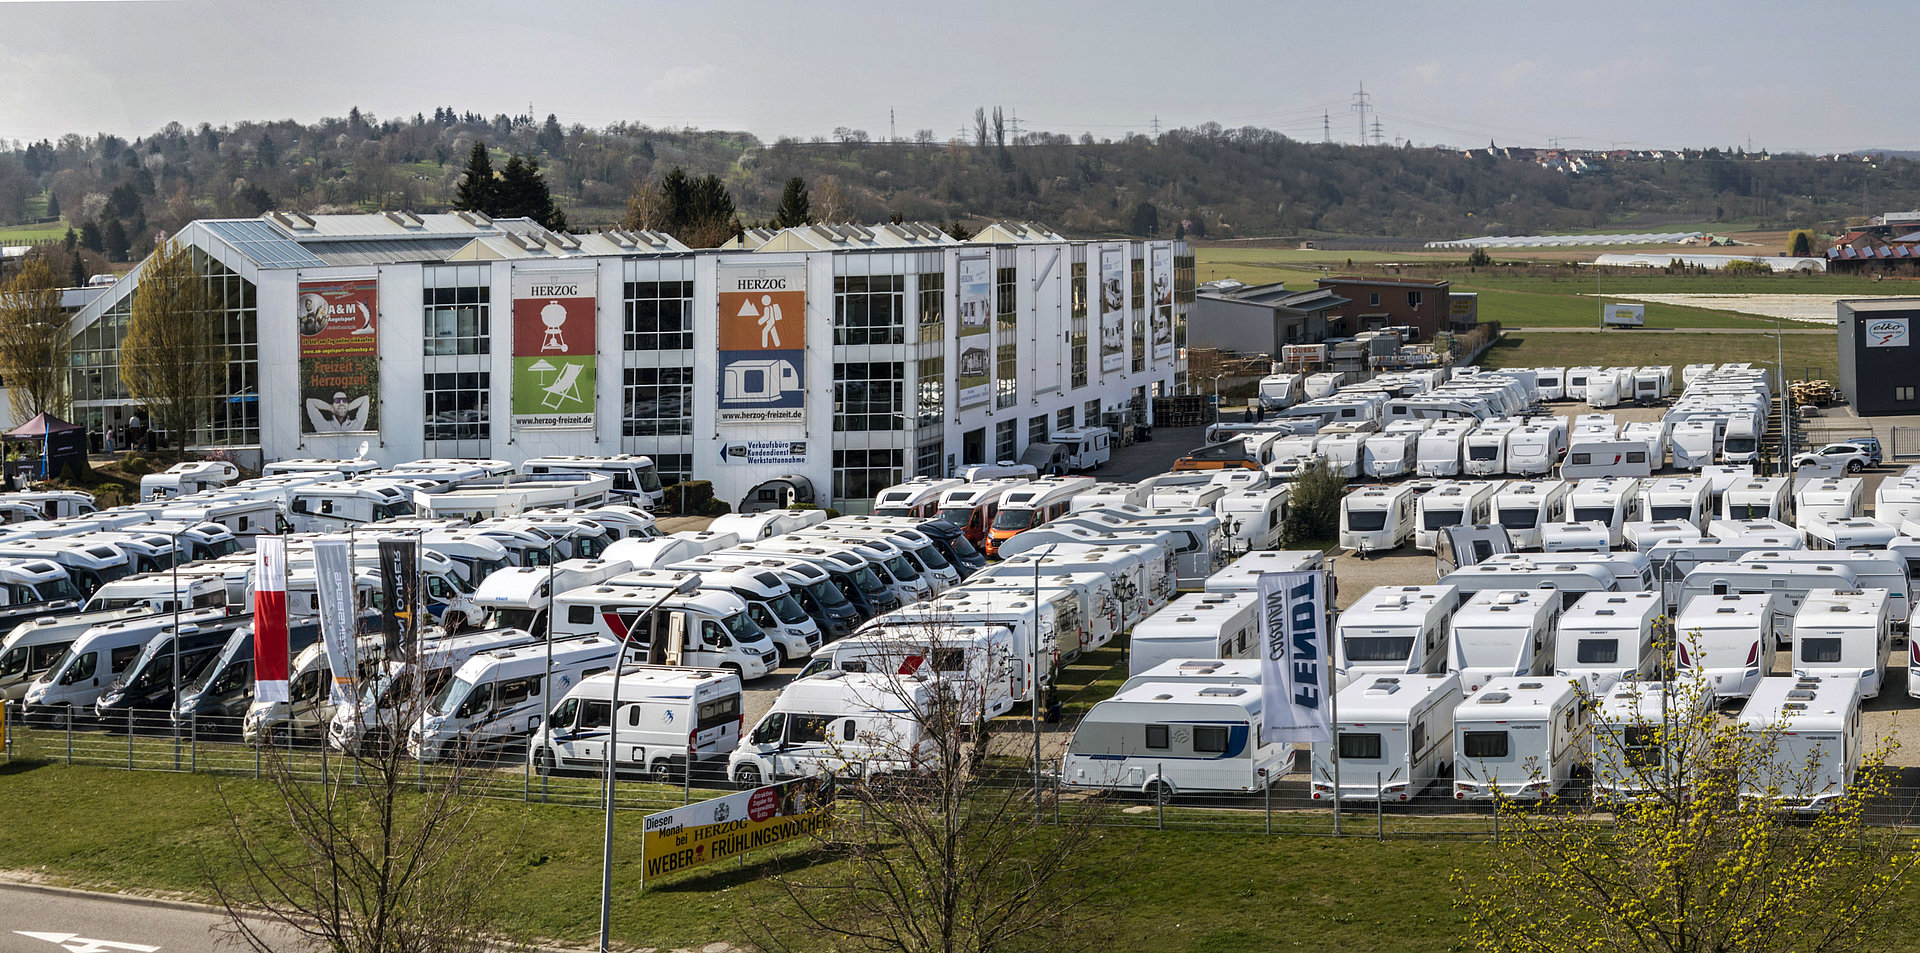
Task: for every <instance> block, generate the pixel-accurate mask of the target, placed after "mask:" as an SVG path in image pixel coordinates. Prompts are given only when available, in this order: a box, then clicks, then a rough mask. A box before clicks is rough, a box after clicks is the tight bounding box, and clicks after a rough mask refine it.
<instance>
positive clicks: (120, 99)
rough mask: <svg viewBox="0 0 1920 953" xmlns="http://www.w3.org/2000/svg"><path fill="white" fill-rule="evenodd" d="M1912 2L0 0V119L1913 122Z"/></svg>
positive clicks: (16, 124)
mask: <svg viewBox="0 0 1920 953" xmlns="http://www.w3.org/2000/svg"><path fill="white" fill-rule="evenodd" d="M1916 28H1920V4H1916V3H1911V2H1886V3H1864V2H1863V3H1842V4H1838V5H1833V4H1827V5H1821V4H1812V5H1809V4H1807V3H1804V2H1771V0H1746V2H1738V3H1734V2H1727V3H1721V2H1686V3H1674V2H1672V0H1664V2H1645V3H1643V2H1638V0H1634V2H1625V0H1609V2H1607V3H1604V4H1570V3H1560V2H1552V0H1545V2H1543V0H1531V2H1519V3H1492V2H1487V3H1471V4H1459V5H1456V4H1451V3H1444V4H1433V3H1397V2H1383V0H1364V2H1344V3H1343V2H1325V0H1321V2H1312V3H1283V2H1265V0H1244V2H1232V3H1226V2H1223V3H1206V2H1199V3H1195V2H1173V0H1156V2H1132V0H1102V2H1099V3H1050V2H1044V0H1042V2H1035V0H1016V2H1002V0H973V2H969V3H965V4H956V3H939V4H934V3H923V2H919V0H890V2H877V3H865V2H844V3H842V2H797V0H784V2H742V0H699V2H663V0H647V2H638V0H634V2H612V0H603V2H564V0H536V2H525V0H521V2H496V0H455V2H441V3H410V2H405V0H378V2H362V0H325V2H320V3H305V2H303V3H290V2H260V0H249V2H190V0H182V2H171V0H161V2H133V3H120V2H79V3H17V2H0V139H6V140H13V139H39V138H41V137H49V138H57V137H58V136H60V135H62V134H64V133H68V132H79V133H88V134H91V133H94V132H102V131H104V132H113V133H117V134H120V135H123V136H129V137H131V136H139V135H146V134H148V133H151V132H153V131H154V130H156V129H158V128H160V127H161V126H163V125H165V124H166V123H167V122H169V121H175V120H177V121H179V122H181V123H184V124H187V125H189V126H193V125H198V124H199V123H201V122H212V123H214V124H215V125H219V124H222V123H231V122H235V121H238V120H245V119H288V118H290V119H297V120H302V121H311V120H313V119H317V118H319V117H321V116H338V115H344V114H345V113H346V111H347V109H348V108H349V107H351V106H359V107H360V108H361V109H362V110H364V111H370V112H372V113H374V114H375V115H376V116H380V117H386V116H391V115H408V116H410V115H412V114H413V113H416V112H428V113H430V112H432V111H433V108H434V107H435V106H452V107H454V108H456V109H459V110H462V111H466V110H473V111H477V112H481V113H485V114H488V115H492V114H494V113H500V112H506V113H514V114H518V113H523V112H525V111H526V110H527V108H528V105H529V104H531V105H532V108H533V111H534V113H535V114H536V115H539V116H542V117H544V116H545V115H547V114H548V113H554V114H557V115H558V116H559V117H560V120H561V121H562V122H563V123H567V124H572V123H576V122H578V123H584V124H586V125H588V126H602V125H605V124H607V123H610V122H615V121H620V120H627V121H633V122H640V123H647V124H650V125H656V126H698V127H701V128H708V129H745V130H748V131H750V132H753V133H755V134H756V135H759V136H761V137H762V138H764V139H767V140H771V139H773V138H775V137H778V136H783V135H791V136H800V137H808V136H813V135H829V134H831V133H832V131H833V129H834V128H835V127H838V126H848V127H853V128H859V129H865V130H867V131H868V133H869V134H870V135H872V136H874V137H875V138H882V137H884V136H886V135H887V130H888V111H889V110H890V109H891V110H892V111H893V113H894V115H895V117H896V121H895V128H896V129H897V130H898V134H899V135H901V136H902V137H906V136H911V135H912V134H913V132H914V131H915V130H918V129H932V130H934V132H935V133H936V134H937V135H938V136H939V137H940V138H942V139H944V138H947V137H949V136H952V135H955V134H956V133H958V132H959V131H960V129H961V127H962V126H963V125H964V124H965V123H966V122H967V120H968V117H969V116H970V115H971V114H972V112H973V109H974V107H976V106H981V105H985V106H989V107H991V106H993V105H996V104H998V105H1001V106H1004V107H1005V108H1006V109H1007V110H1008V111H1009V112H1010V113H1012V114H1017V115H1018V117H1019V119H1020V120H1021V123H1022V125H1023V126H1024V127H1026V128H1029V129H1037V130H1047V131H1052V132H1067V133H1072V134H1075V135H1078V134H1080V133H1082V132H1091V133H1092V134H1093V135H1094V136H1096V137H1108V136H1114V137H1117V136H1120V135H1123V134H1125V133H1127V132H1147V131H1149V130H1150V128H1151V124H1152V122H1153V120H1154V118H1155V117H1156V116H1157V117H1159V120H1160V122H1161V124H1162V126H1163V127H1168V128H1171V127H1175V126H1191V125H1197V124H1199V123H1203V122H1208V121H1214V122H1219V123H1221V124H1222V125H1225V126H1241V125H1258V126H1265V127H1269V128H1273V129H1278V130H1280V131H1282V132H1284V133H1286V134H1288V135H1290V136H1293V137H1294V138H1298V139H1308V140H1318V139H1320V138H1321V134H1322V117H1323V116H1327V117H1329V119H1330V123H1331V128H1332V136H1333V138H1334V139H1335V140H1339V141H1347V142H1351V141H1354V139H1355V138H1356V136H1357V135H1358V128H1357V127H1358V125H1359V120H1358V117H1357V116H1356V115H1355V113H1354V112H1353V111H1352V110H1351V108H1350V107H1351V105H1352V101H1353V98H1354V97H1353V93H1354V92H1355V91H1356V90H1357V89H1359V88H1360V86H1361V84H1363V83H1364V84H1365V87H1366V91H1367V93H1368V94H1369V96H1370V97H1371V100H1372V103H1373V105H1374V106H1376V107H1377V110H1378V111H1377V114H1375V115H1370V116H1369V119H1368V122H1369V123H1371V122H1372V121H1373V120H1374V119H1375V118H1377V120H1378V122H1379V124H1380V131H1381V134H1382V135H1383V136H1384V138H1385V139H1386V140H1387V141H1389V142H1392V141H1396V140H1400V139H1409V140H1412V141H1413V142H1414V143H1416V144H1420V145H1430V144H1446V145H1453V146H1481V145H1485V144H1486V143H1487V142H1488V141H1489V140H1493V141H1497V142H1499V143H1502V144H1513V145H1547V144H1548V142H1549V139H1550V138H1552V137H1558V139H1559V140H1560V141H1561V142H1562V143H1563V144H1565V145H1567V146H1570V147H1579V148H1612V147H1614V146H1616V145H1618V146H1644V147H1653V146H1682V145H1686V146H1702V147H1704V146H1721V147H1730V146H1733V145H1742V146H1744V145H1746V144H1747V142H1748V141H1749V139H1750V140H1751V142H1752V144H1753V146H1754V147H1755V148H1771V149H1774V150H1801V151H1842V150H1848V149H1857V148H1866V147H1882V148H1908V149H1915V148H1920V122H1916V119H1920V97H1916V96H1915V95H1914V94H1913V92H1912V91H1911V89H1910V88H1909V87H1910V85H1911V84H1910V83H1909V82H1907V81H1906V76H1905V66H1906V65H1907V56H1906V54H1907V53H1908V52H1909V50H1910V47H1911V44H1912V42H1913V37H1914V36H1915V33H1916Z"/></svg>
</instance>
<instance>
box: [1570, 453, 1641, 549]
mask: <svg viewBox="0 0 1920 953" xmlns="http://www.w3.org/2000/svg"><path fill="white" fill-rule="evenodd" d="M1563 472H1564V470H1563ZM1639 490H1640V481H1639V480H1637V479H1633V478H1631V477H1592V478H1588V479H1584V480H1581V481H1580V482H1578V483H1575V484H1574V485H1573V489H1572V490H1571V491H1569V492H1568V494H1567V519H1566V521H1567V522H1569V523H1599V524H1600V525H1602V526H1605V527H1606V528H1607V543H1608V545H1609V546H1612V547H1618V546H1620V545H1621V544H1622V543H1624V542H1626V535H1625V532H1624V531H1625V529H1626V525H1627V524H1628V523H1629V522H1632V521H1635V520H1638V519H1640V518H1641V517H1640V514H1641V505H1642V503H1641V497H1640V492H1639Z"/></svg>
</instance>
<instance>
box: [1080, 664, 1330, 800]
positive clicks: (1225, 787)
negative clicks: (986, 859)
mask: <svg viewBox="0 0 1920 953" xmlns="http://www.w3.org/2000/svg"><path fill="white" fill-rule="evenodd" d="M1260 704H1261V695H1260V687H1259V686H1257V685H1204V684H1194V683H1182V682H1150V683H1147V684H1143V685H1140V686H1139V687H1137V688H1134V689H1131V690H1129V691H1125V692H1121V693H1120V694H1117V695H1115V696H1113V697H1112V698H1109V699H1107V700H1106V701H1103V702H1100V703H1098V704H1096V705H1094V706H1093V709H1092V710H1091V711H1088V712H1087V714H1086V717H1084V718H1082V719H1081V720H1080V723H1079V725H1077V726H1076V727H1075V728H1074V730H1073V735H1072V737H1070V738H1069V739H1068V740H1067V750H1066V756H1065V757H1064V758H1063V759H1062V761H1061V765H1060V777H1061V781H1062V783H1063V784H1065V785H1067V786H1069V787H1075V788H1092V789H1096V790H1109V791H1110V790H1120V791H1137V792H1140V793H1143V794H1147V795H1150V796H1153V797H1156V798H1160V797H1171V796H1173V795H1177V794H1211V793H1228V792H1246V791H1260V790H1263V789H1265V788H1266V787H1267V786H1268V785H1271V784H1272V783H1273V782H1274V781H1275V780H1278V779H1279V776H1280V775H1281V774H1282V773H1283V772H1285V770H1286V768H1287V765H1288V763H1289V761H1290V760H1291V759H1292V756H1293V753H1292V750H1291V746H1290V745H1288V744H1287V743H1286V742H1283V741H1278V740H1274V741H1268V740H1266V736H1265V732H1264V730H1263V726H1262V722H1261V714H1260Z"/></svg>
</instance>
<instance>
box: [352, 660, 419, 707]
mask: <svg viewBox="0 0 1920 953" xmlns="http://www.w3.org/2000/svg"><path fill="white" fill-rule="evenodd" d="M411 691H413V673H412V672H411V671H394V670H393V669H388V670H387V671H384V672H381V673H380V674H378V675H375V676H374V677H373V678H372V679H371V680H369V681H368V682H367V687H366V688H365V689H364V690H362V691H361V692H360V705H361V707H363V708H386V707H388V706H389V705H392V704H393V703H394V702H395V701H396V700H398V699H401V698H405V697H406V696H407V693H408V692H411Z"/></svg>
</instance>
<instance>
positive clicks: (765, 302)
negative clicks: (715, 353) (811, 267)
mask: <svg viewBox="0 0 1920 953" xmlns="http://www.w3.org/2000/svg"><path fill="white" fill-rule="evenodd" d="M719 270H720V294H719V306H720V313H719V315H718V318H719V334H718V335H717V337H718V338H719V345H720V374H719V383H720V397H719V400H718V402H717V403H716V404H715V410H714V420H715V421H716V422H717V423H719V424H721V425H722V426H727V427H764V426H766V425H769V424H773V425H778V427H779V428H780V429H788V428H799V427H801V426H803V425H804V424H805V423H806V422H807V266H806V265H805V264H804V263H794V264H767V265H762V264H758V263H752V262H723V263H721V265H720V269H719Z"/></svg>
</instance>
